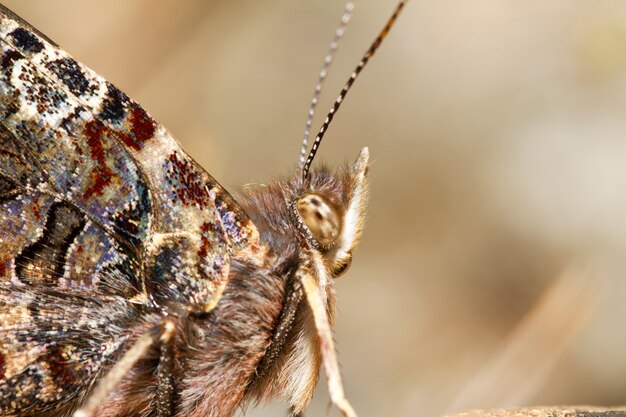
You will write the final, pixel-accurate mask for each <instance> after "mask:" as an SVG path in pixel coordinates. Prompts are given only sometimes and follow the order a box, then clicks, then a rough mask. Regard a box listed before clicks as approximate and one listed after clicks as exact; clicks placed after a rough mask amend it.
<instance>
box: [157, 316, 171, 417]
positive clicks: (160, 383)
mask: <svg viewBox="0 0 626 417" xmlns="http://www.w3.org/2000/svg"><path fill="white" fill-rule="evenodd" d="M170 324H171V323H170ZM163 336H166V337H165V338H164V337H163ZM160 350H161V352H160V355H159V367H158V369H157V392H156V408H157V409H156V411H157V417H172V416H173V415H174V395H175V392H174V338H173V337H172V332H169V333H167V334H166V333H163V335H162V336H161V347H160Z"/></svg>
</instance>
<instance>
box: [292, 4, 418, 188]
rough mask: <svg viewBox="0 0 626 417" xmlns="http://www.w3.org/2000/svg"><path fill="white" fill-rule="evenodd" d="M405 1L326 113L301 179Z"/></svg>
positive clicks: (305, 174)
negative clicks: (337, 113)
mask: <svg viewBox="0 0 626 417" xmlns="http://www.w3.org/2000/svg"><path fill="white" fill-rule="evenodd" d="M407 1H408V0H402V1H400V3H398V5H397V6H396V9H395V10H394V11H393V14H392V15H391V17H390V18H389V20H387V23H386V24H385V27H384V28H383V30H381V31H380V33H379V34H378V36H377V37H376V39H374V42H372V45H370V47H369V49H368V50H367V51H366V52H365V54H364V55H363V58H361V62H359V65H357V66H356V68H355V69H354V71H353V72H352V75H350V78H348V81H347V82H346V84H345V85H344V86H343V89H342V90H341V93H339V97H337V100H335V103H334V104H333V107H332V108H331V109H330V111H329V112H328V115H327V116H326V120H324V123H323V124H322V127H321V128H320V131H319V133H318V134H317V136H316V137H315V141H314V142H313V146H312V147H311V152H310V153H309V157H308V158H307V159H306V162H305V163H304V166H303V167H302V179H306V178H308V176H309V168H310V167H311V163H312V162H313V159H314V158H315V154H316V153H317V150H318V149H319V146H320V143H321V142H322V139H323V138H324V134H325V133H326V130H328V126H329V125H330V123H331V122H332V120H333V117H334V116H335V113H336V112H337V110H339V107H340V106H341V103H342V102H343V99H344V98H345V97H346V94H347V93H348V91H349V90H350V87H352V84H354V80H356V78H357V77H358V76H359V74H360V73H361V71H362V70H363V68H364V67H365V65H367V63H368V61H369V60H370V58H371V57H372V56H374V53H375V52H376V50H377V49H378V47H379V46H380V44H381V43H382V42H383V39H385V37H386V36H387V34H388V33H389V31H390V30H391V27H392V26H393V24H394V23H395V22H396V19H397V18H398V15H399V14H400V12H401V11H402V9H403V8H404V5H405V4H406V2H407Z"/></svg>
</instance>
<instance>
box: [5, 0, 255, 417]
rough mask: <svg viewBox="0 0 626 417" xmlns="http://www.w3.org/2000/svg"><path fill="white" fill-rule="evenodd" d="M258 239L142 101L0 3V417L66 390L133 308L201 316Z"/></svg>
mask: <svg viewBox="0 0 626 417" xmlns="http://www.w3.org/2000/svg"><path fill="white" fill-rule="evenodd" d="M257 239H258V238H257V232H256V229H255V227H254V225H253V224H252V223H251V222H250V221H249V219H248V218H247V216H246V215H245V213H244V212H243V211H242V210H241V208H240V207H239V206H238V205H237V203H236V202H235V201H234V200H233V199H232V198H231V197H230V195H229V194H228V193H227V192H226V191H225V190H224V189H223V188H222V187H221V186H220V185H219V184H218V183H217V182H216V181H215V180H214V179H213V178H212V177H211V176H209V175H208V174H207V173H206V172H205V171H204V170H203V169H202V168H200V167H199V166H198V165H197V164H196V163H195V162H194V161H193V160H192V159H191V158H190V157H189V156H188V155H187V154H186V153H185V152H184V151H183V150H182V149H181V148H180V146H179V145H178V144H177V143H176V141H175V140H174V139H173V138H172V137H171V135H170V134H169V132H168V131H167V130H166V129H165V128H164V127H163V126H161V125H159V124H158V123H157V122H156V121H154V120H153V119H152V118H151V117H150V116H149V115H148V113H147V112H146V111H145V110H144V109H143V108H141V106H139V105H138V104H137V103H135V102H134V101H132V100H131V99H129V98H128V97H127V96H126V95H125V94H124V93H122V92H121V91H120V90H118V89H117V88H115V87H114V86H113V85H112V84H110V83H108V82H107V81H106V80H104V79H103V78H102V77H100V76H99V75H97V74H95V73H94V72H93V71H91V70H90V69H88V68H86V67H85V66H83V65H82V64H80V63H79V62H77V61H76V60H74V59H73V58H72V57H70V56H69V55H68V54H67V53H65V52H64V51H63V50H61V49H60V48H59V47H58V46H56V45H55V44H54V43H52V42H51V41H50V40H48V39H47V38H45V37H44V36H42V35H41V34H40V33H38V32H37V31H36V30H34V29H33V28H32V27H30V25H28V24H27V23H25V22H24V21H23V20H21V19H19V18H17V17H16V16H15V15H14V14H13V13H12V12H10V11H8V10H7V9H6V8H4V7H0V398H3V401H2V405H0V415H4V414H3V411H6V410H10V409H16V408H17V409H25V408H28V407H39V406H40V404H41V403H42V402H43V403H46V402H51V401H56V400H58V399H59V398H63V399H65V400H67V399H68V398H72V396H73V395H78V394H77V393H79V392H81V387H83V388H84V386H85V384H89V383H91V382H90V381H92V380H93V378H94V377H95V376H96V375H97V373H98V372H100V371H101V369H100V367H101V365H102V364H103V363H105V362H106V361H110V360H111V359H112V358H113V357H114V356H115V354H116V353H117V350H119V349H118V348H119V347H120V343H123V341H124V337H125V336H124V335H125V334H128V333H129V332H131V331H132V329H133V326H135V327H136V326H141V325H142V323H141V318H140V316H139V315H138V313H137V307H136V305H137V304H141V303H144V307H145V306H146V305H147V306H151V307H155V306H156V307H159V308H167V307H168V304H179V305H184V306H185V307H186V308H187V309H191V310H195V311H209V310H210V309H211V308H212V306H214V305H215V303H217V301H218V300H219V298H220V296H221V291H222V289H223V288H224V286H225V284H226V281H227V277H228V269H229V257H230V254H231V253H232V252H234V251H239V250H246V249H248V248H250V247H256V242H257ZM104 318H106V320H105V319H104ZM98 349H99V350H98ZM63 387H66V388H67V387H70V388H68V389H70V391H69V392H63ZM71 387H75V388H74V389H71ZM11 395H13V396H14V397H15V398H13V397H11ZM11 398H13V400H11ZM5 399H7V400H8V401H5ZM19 401H23V402H24V403H23V404H21V403H19ZM34 404H38V405H34ZM3 407H8V408H5V409H4V410H3ZM6 412H10V411H6Z"/></svg>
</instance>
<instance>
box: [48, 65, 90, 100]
mask: <svg viewBox="0 0 626 417" xmlns="http://www.w3.org/2000/svg"><path fill="white" fill-rule="evenodd" d="M46 66H47V67H48V69H49V70H50V71H52V72H53V73H54V74H55V75H56V76H57V77H59V79H60V80H61V81H62V82H63V84H65V85H66V86H67V87H68V88H69V89H70V91H71V92H72V93H74V94H77V95H81V94H84V93H85V92H86V91H87V88H89V81H88V80H87V77H85V74H83V71H82V70H81V69H80V65H78V62H76V61H74V60H73V59H71V58H63V59H57V60H56V61H52V62H49V63H48V64H47V65H46Z"/></svg>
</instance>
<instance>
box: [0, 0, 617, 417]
mask: <svg viewBox="0 0 626 417" xmlns="http://www.w3.org/2000/svg"><path fill="white" fill-rule="evenodd" d="M5 4H6V5H7V6H9V7H10V8H12V9H13V10H14V11H15V12H17V13H18V14H19V15H21V16H22V17H24V18H25V19H26V20H28V21H30V22H31V23H32V24H33V25H35V26H36V27H38V28H39V29H41V30H42V31H43V32H44V33H46V34H47V35H49V36H50V37H51V38H52V39H54V40H55V41H56V42H58V43H59V44H60V45H61V46H62V47H64V48H65V49H66V50H67V51H68V52H70V53H71V54H72V55H74V56H75V57H76V58H78V59H79V60H80V61H82V62H84V63H86V64H87V65H88V66H90V67H92V68H93V69H95V70H96V71H97V72H99V73H100V74H102V75H104V76H105V77H106V78H107V79H109V80H110V81H112V82H113V83H115V84H116V85H117V86H118V87H120V88H121V89H122V90H124V91H125V92H127V93H128V94H129V95H130V96H132V97H134V98H135V99H136V100H137V101H139V102H140V103H142V104H143V105H144V107H145V108H146V109H148V110H149V111H150V112H151V114H152V115H153V116H155V117H156V118H157V119H158V120H159V121H161V122H162V123H163V124H164V125H165V126H167V127H168V128H169V129H170V130H171V131H172V132H173V134H174V136H175V137H177V138H178V140H179V141H180V142H181V143H182V144H183V147H184V148H185V149H186V150H187V151H188V152H189V153H190V154H191V155H192V156H193V157H194V158H195V159H196V160H198V161H199V162H200V163H201V164H202V165H203V166H204V167H205V168H206V169H207V170H208V171H209V172H210V173H211V174H212V175H213V176H214V177H215V178H216V179H218V181H220V182H221V183H222V185H224V186H225V187H226V188H227V189H229V190H231V192H233V191H236V190H237V189H238V187H240V186H241V185H243V184H246V183H252V182H254V183H259V182H260V183H264V182H269V181H271V179H272V177H273V176H276V175H279V174H281V173H285V172H287V171H288V170H290V169H291V168H293V167H294V166H295V164H296V162H297V156H298V152H299V147H300V141H301V136H302V131H303V129H304V123H305V119H306V112H307V109H308V105H309V100H310V97H311V93H312V90H313V87H314V83H315V80H316V78H317V75H318V71H319V68H320V65H321V63H322V59H323V57H324V55H325V53H326V50H327V47H328V44H329V42H330V40H331V39H332V37H333V34H334V30H335V27H336V25H337V23H338V21H339V19H340V17H341V15H342V13H343V8H344V4H343V3H342V2H341V1H330V0H324V1H320V0H306V1H305V0H303V1H299V2H292V1H286V0H281V1H264V2H259V1H252V0H248V1H243V0H241V1H206V0H188V1H184V2H181V1H173V0H160V1H155V0H136V1H127V0H109V1H107V2H95V1H90V2H78V1H69V0H46V1H41V0H40V1H35V0H12V1H9V0H6V1H5ZM394 7H395V2H394V1H392V0H385V1H380V0H359V1H357V3H356V9H355V12H354V14H353V17H352V23H351V24H350V26H349V28H348V29H347V33H346V36H345V38H344V41H343V43H342V44H341V46H340V50H339V54H338V56H337V59H336V62H335V64H334V66H333V68H332V69H331V71H330V75H329V80H328V83H327V85H326V88H325V90H324V91H325V92H324V93H323V95H322V97H321V103H320V106H319V107H318V109H319V110H318V111H319V113H320V114H318V118H317V119H316V122H315V123H314V126H315V130H316V128H317V127H318V126H319V124H320V121H321V120H323V117H324V115H325V113H326V111H327V109H328V108H329V106H330V105H331V103H332V101H333V100H334V99H335V96H336V94H337V93H338V92H339V90H340V88H341V86H342V85H343V83H344V81H345V80H346V79H347V77H348V75H349V74H350V72H351V71H352V69H353V68H354V66H355V65H356V64H357V62H358V61H359V59H360V57H361V55H362V53H363V52H364V51H365V49H366V48H367V47H368V46H369V44H370V42H371V41H372V39H373V38H374V36H375V35H376V34H377V33H378V31H379V29H380V28H381V27H382V25H383V24H384V22H385V20H386V19H387V17H388V16H389V14H390V13H391V11H392V9H393V8H394ZM363 146H369V147H370V152H371V155H372V158H373V165H372V169H371V177H370V178H371V203H370V207H369V214H368V223H367V230H366V233H365V234H364V238H363V241H362V244H361V246H360V249H359V251H358V252H357V253H356V254H355V259H354V263H353V266H352V268H351V270H350V272H349V273H348V274H346V276H344V277H342V278H341V279H340V280H338V281H337V286H338V293H339V313H338V318H337V325H336V329H335V331H336V339H337V342H338V347H339V350H340V353H339V357H340V361H341V364H342V367H343V375H344V380H345V384H346V390H347V394H348V398H350V399H351V401H352V402H353V404H354V406H355V408H356V410H357V411H358V412H359V415H360V416H361V417H373V416H393V417H408V416H420V417H421V416H433V417H434V416H438V415H442V414H446V413H453V412H458V411H462V410H466V409H470V408H490V407H500V406H524V405H558V404H602V405H607V406H609V405H623V404H626V354H624V352H626V325H625V324H626V301H625V300H626V279H625V277H624V275H625V274H626V258H625V257H624V253H625V249H626V2H624V1H622V0H596V1H593V2H591V1H584V0H552V1H549V2H546V1H539V0H528V1H524V2H520V1H513V0H475V1H471V2H468V1H463V0H430V1H424V0H420V1H417V0H416V1H412V2H409V4H408V5H407V7H406V9H405V11H404V13H403V15H402V16H401V17H400V19H399V21H398V23H397V26H396V27H395V28H394V30H393V31H392V32H391V34H390V36H389V37H388V39H387V40H386V42H385V43H384V44H383V46H382V48H381V50H380V51H379V53H377V55H376V57H375V58H374V59H373V60H372V62H371V64H370V65H369V66H368V67H367V68H366V69H365V71H364V72H363V75H362V77H361V78H360V79H359V80H358V81H357V82H356V84H355V86H354V88H353V90H352V91H351V93H350V94H349V96H348V98H347V99H346V101H345V103H344V106H343V107H342V110H341V111H340V112H339V114H338V116H337V117H336V118H335V122H334V123H333V125H332V127H331V129H330V131H329V133H328V135H327V136H326V140H325V143H324V145H323V146H322V147H321V151H320V153H319V154H318V155H319V157H318V160H324V161H327V162H328V163H330V164H338V163H341V162H343V161H346V160H352V159H354V158H355V157H356V156H357V153H358V151H359V149H360V148H361V147H363ZM327 404H328V395H327V393H326V387H325V385H324V384H323V383H321V384H320V386H319V387H318V390H317V394H316V396H315V399H314V401H313V404H312V405H311V407H310V408H309V410H308V413H307V415H309V416H320V415H327ZM245 414H246V415H247V416H250V417H262V416H280V415H284V414H285V411H284V407H283V406H282V404H280V402H273V403H270V404H267V405H265V406H263V407H258V408H253V409H249V410H248V411H247V412H246V413H245ZM329 415H331V416H338V415H339V414H338V412H337V411H336V410H334V409H332V410H331V411H330V413H329Z"/></svg>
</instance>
